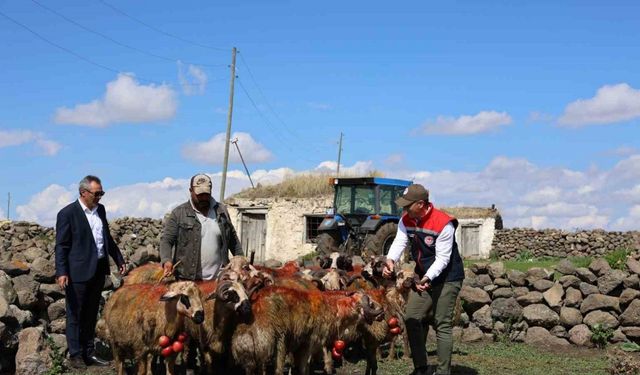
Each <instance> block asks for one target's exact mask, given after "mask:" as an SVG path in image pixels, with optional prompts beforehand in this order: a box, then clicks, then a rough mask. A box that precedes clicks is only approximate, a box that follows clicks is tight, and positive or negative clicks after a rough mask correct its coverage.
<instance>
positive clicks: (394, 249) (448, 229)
mask: <svg viewBox="0 0 640 375" xmlns="http://www.w3.org/2000/svg"><path fill="white" fill-rule="evenodd" d="M455 233H456V229H455V228H454V227H453V224H451V223H449V224H447V225H445V226H444V228H443V229H442V232H440V234H439V235H438V238H437V239H436V260H435V261H434V262H433V264H432V265H431V267H429V269H428V270H427V273H426V274H425V276H427V277H428V278H429V280H433V279H435V278H436V277H438V276H440V274H441V273H442V271H444V269H445V267H447V265H448V264H449V261H450V260H451V251H452V248H453V240H454V239H455ZM408 243H409V236H408V235H407V228H406V227H405V225H404V223H403V222H402V220H400V222H399V223H398V233H397V234H396V238H395V239H394V240H393V243H392V244H391V247H390V248H389V253H388V254H387V258H389V259H392V260H393V261H394V262H396V263H397V262H398V260H400V257H401V256H402V252H403V251H404V249H405V247H406V246H407V244H408Z"/></svg>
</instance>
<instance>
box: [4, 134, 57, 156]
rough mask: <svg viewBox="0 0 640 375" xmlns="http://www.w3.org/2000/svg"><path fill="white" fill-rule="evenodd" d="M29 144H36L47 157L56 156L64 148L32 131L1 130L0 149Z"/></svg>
mask: <svg viewBox="0 0 640 375" xmlns="http://www.w3.org/2000/svg"><path fill="white" fill-rule="evenodd" d="M27 143H34V144H35V145H36V147H37V148H38V149H39V150H40V152H42V153H43V154H44V155H47V156H54V155H56V154H57V153H58V151H60V149H61V148H62V145H61V144H59V143H58V142H55V141H52V140H50V139H47V138H46V137H45V136H44V134H42V133H38V132H32V131H30V130H8V131H3V130H0V148H3V147H10V146H19V145H23V144H27Z"/></svg>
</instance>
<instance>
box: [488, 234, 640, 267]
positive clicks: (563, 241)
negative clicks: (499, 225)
mask: <svg viewBox="0 0 640 375" xmlns="http://www.w3.org/2000/svg"><path fill="white" fill-rule="evenodd" d="M618 249H627V250H636V251H637V250H640V232H638V231H633V232H605V231H603V230H592V231H578V232H565V231H562V230H558V229H545V230H535V229H528V228H512V229H501V230H496V233H495V236H494V238H493V245H492V252H493V254H494V255H496V256H497V257H498V258H500V259H513V258H516V257H517V256H518V254H520V253H522V252H525V251H526V252H528V253H529V254H531V255H532V256H533V257H537V258H539V257H544V256H549V257H567V256H591V257H597V256H602V255H605V254H607V253H610V252H612V251H614V250H618Z"/></svg>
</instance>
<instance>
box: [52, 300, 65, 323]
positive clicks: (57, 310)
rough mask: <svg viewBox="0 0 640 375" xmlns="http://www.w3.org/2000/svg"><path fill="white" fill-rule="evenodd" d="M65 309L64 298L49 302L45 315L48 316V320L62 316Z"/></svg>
mask: <svg viewBox="0 0 640 375" xmlns="http://www.w3.org/2000/svg"><path fill="white" fill-rule="evenodd" d="M66 311H67V310H66V301H65V300H64V299H60V300H58V301H56V302H54V303H52V304H50V305H49V307H47V316H48V317H49V321H52V320H56V319H59V318H62V317H64V316H65V314H66Z"/></svg>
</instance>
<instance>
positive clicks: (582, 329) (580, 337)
mask: <svg viewBox="0 0 640 375" xmlns="http://www.w3.org/2000/svg"><path fill="white" fill-rule="evenodd" d="M568 335H569V341H571V342H572V343H574V344H576V345H578V346H584V347H587V348H592V347H593V346H594V345H593V342H591V330H590V329H589V326H587V325H586V324H579V325H577V326H575V327H573V328H571V329H570V330H569V333H568Z"/></svg>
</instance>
